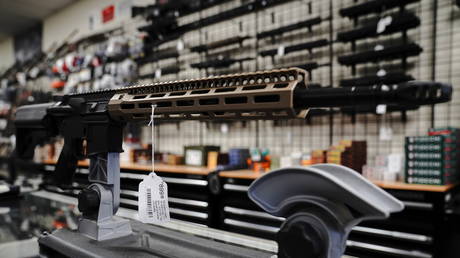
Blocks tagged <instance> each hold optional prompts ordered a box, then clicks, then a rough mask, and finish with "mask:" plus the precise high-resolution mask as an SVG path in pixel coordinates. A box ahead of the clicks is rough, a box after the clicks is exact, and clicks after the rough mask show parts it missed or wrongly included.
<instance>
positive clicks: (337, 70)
mask: <svg viewBox="0 0 460 258" xmlns="http://www.w3.org/2000/svg"><path fill="white" fill-rule="evenodd" d="M121 2H126V4H127V5H128V4H129V3H132V4H133V5H134V4H139V5H142V4H145V3H151V1H145V0H142V1H114V0H101V1H91V0H83V1H79V2H77V3H75V4H72V5H71V6H68V7H66V8H65V9H63V10H61V11H59V12H57V13H56V14H53V15H52V16H50V17H48V18H47V19H45V20H44V22H43V32H44V35H43V50H46V49H47V48H49V47H50V46H51V45H52V44H53V43H54V42H61V41H62V40H63V39H64V38H65V37H67V36H68V35H69V34H70V33H71V32H72V31H73V30H74V29H78V35H77V36H75V37H76V38H78V37H82V36H84V35H87V34H89V33H91V32H92V30H90V26H89V16H90V15H91V14H92V13H94V12H96V11H100V10H101V8H103V7H104V6H107V5H110V4H113V3H115V4H117V5H120V4H121ZM242 2H244V1H242V0H235V1H230V2H227V3H224V4H221V5H218V6H216V7H213V8H209V9H206V10H203V11H200V12H197V13H194V14H191V15H187V16H184V17H182V18H180V20H179V23H181V24H185V23H188V22H190V21H193V20H197V19H199V18H200V17H205V16H208V15H212V14H216V13H219V12H222V11H225V10H228V9H231V8H233V7H236V6H239V5H240V4H241V3H242ZM357 2H363V1H357ZM357 2H356V1H353V0H343V1H333V0H331V1H322V0H298V1H291V2H289V3H287V4H283V5H280V6H276V7H274V8H267V9H265V10H263V11H261V12H259V13H251V14H248V15H245V16H241V17H238V18H236V19H233V20H229V21H225V22H222V23H218V24H215V25H211V26H207V27H204V28H202V29H199V30H198V31H191V32H188V33H186V34H185V35H184V36H183V37H182V38H181V40H182V42H184V43H185V44H186V45H187V46H195V45H198V44H202V43H205V42H212V41H215V40H220V39H225V38H227V37H228V36H229V35H237V34H240V35H254V34H255V33H256V32H257V31H262V30H267V29H271V28H276V27H279V26H282V25H287V24H291V23H294V22H296V21H299V20H304V19H307V18H308V17H315V16H321V17H322V18H327V17H331V16H332V17H333V19H332V21H333V24H332V27H333V35H334V38H335V35H336V33H337V32H339V31H345V30H348V29H351V28H353V22H352V21H351V20H350V19H348V18H344V17H340V15H339V13H338V11H339V9H340V8H343V7H346V6H350V5H353V4H355V3H357ZM330 4H332V12H331V8H330ZM434 5H436V6H437V15H436V22H434V20H433V17H434V15H433V9H434ZM406 9H407V10H409V11H411V12H414V13H415V14H416V15H417V16H418V17H419V18H420V20H421V25H420V26H419V27H417V28H415V29H411V30H409V31H408V38H409V39H410V41H413V42H416V43H418V44H420V46H421V47H422V48H423V52H422V53H421V54H420V55H419V56H417V57H409V58H408V59H407V62H408V63H409V65H408V67H409V68H408V69H407V73H409V74H411V75H412V76H414V77H415V78H416V79H417V80H433V79H434V80H438V81H442V82H448V83H452V84H453V86H454V96H453V99H452V101H451V102H450V103H447V104H440V105H437V106H436V107H435V112H434V116H433V113H432V109H431V107H422V108H420V109H418V110H416V111H408V112H407V117H408V120H407V121H405V122H404V121H402V117H401V113H399V112H394V113H390V114H385V115H380V116H376V115H374V114H358V115H356V117H355V118H356V120H355V121H354V122H353V121H352V120H353V119H352V117H351V116H349V115H346V114H335V115H333V117H332V120H331V118H330V117H328V116H321V117H312V118H311V119H310V121H281V122H274V121H258V122H255V121H251V122H235V123H229V124H221V123H205V122H194V121H186V122H182V123H178V124H162V125H159V126H157V128H156V132H157V134H156V139H157V144H156V147H157V150H158V151H163V152H172V153H182V151H183V146H185V145H200V144H206V145H219V146H221V148H222V150H224V151H225V150H228V149H229V148H233V147H260V148H268V149H270V151H271V153H272V154H276V155H289V154H290V153H292V152H309V151H311V150H314V149H325V148H327V147H328V146H330V144H331V143H337V142H338V140H340V139H352V140H366V141H367V146H368V159H369V163H372V159H373V157H374V156H375V155H377V154H388V153H403V146H404V137H405V136H409V135H423V134H425V133H426V131H427V130H428V128H430V127H431V126H432V121H434V126H436V127H443V126H456V127H458V126H460V100H459V98H458V93H457V92H456V91H458V90H460V73H458V72H457V71H458V70H460V44H458V43H456V42H460V10H459V8H458V7H457V6H455V5H454V1H453V0H421V1H419V2H417V3H414V4H410V5H408V6H407V8H406ZM395 11H396V10H395ZM128 17H129V16H127V15H126V16H120V18H117V19H118V20H116V21H114V22H113V23H110V24H107V25H101V26H96V27H97V28H93V31H98V30H106V29H109V28H113V27H116V26H122V27H123V28H124V29H125V31H126V32H127V33H130V32H133V31H132V30H133V26H134V21H132V20H130V19H128ZM329 26H330V24H329V21H324V22H322V23H321V24H320V25H317V26H315V27H314V29H313V30H312V32H308V31H307V30H305V31H304V33H303V34H301V35H300V36H298V35H294V34H295V33H294V34H293V33H287V34H286V35H285V36H284V38H288V39H289V41H283V42H289V44H291V43H292V44H294V43H298V42H305V41H306V39H307V40H308V41H310V40H315V39H321V38H329V36H330V34H329V32H330V30H329ZM433 26H436V28H435V29H434V27H433ZM434 33H436V35H435V34H434ZM400 37H401V35H400V34H392V35H389V36H381V37H379V40H388V41H390V42H392V41H394V42H397V41H398V40H399V38H400ZM433 38H435V40H433ZM10 42H11V41H8V40H7V41H4V42H0V56H1V59H2V61H1V62H0V68H1V67H2V66H5V67H7V66H8V63H11V62H12V60H11V59H12V58H13V57H12V56H13V55H12V51H11V52H10V51H9V50H8V48H9V47H10V45H11V47H12V44H11V43H10ZM373 42H375V39H365V40H360V41H359V43H358V44H357V49H360V48H365V47H366V46H368V45H372V44H373ZM176 44H177V42H171V43H167V44H164V45H162V46H161V47H160V49H163V48H168V47H174V46H175V45H176ZM279 44H285V43H278V42H277V41H276V40H275V41H272V42H268V43H267V44H266V45H267V46H264V44H262V43H261V42H259V43H257V42H256V41H255V39H250V40H248V41H247V42H245V43H244V46H243V47H240V48H236V49H235V48H234V47H233V48H232V47H229V48H228V51H229V53H231V54H232V57H244V56H247V55H252V56H254V54H253V53H254V51H255V48H256V45H259V50H264V49H269V48H272V47H273V46H277V45H279ZM434 45H436V48H435V51H433V46H434ZM350 49H351V45H350V44H346V43H337V44H334V45H333V53H334V54H333V60H332V63H333V65H332V66H331V67H329V66H325V67H322V68H320V69H316V70H314V71H313V72H312V82H314V83H319V84H321V85H323V86H329V85H332V86H338V85H339V81H340V80H341V79H344V78H350V77H352V76H351V75H352V71H351V68H350V67H346V66H344V65H340V64H339V63H338V62H337V56H339V55H342V54H346V53H349V52H350ZM328 51H329V49H328V47H323V48H320V49H317V50H316V49H315V50H313V51H312V54H310V53H309V52H308V51H307V50H305V51H300V52H295V53H293V54H288V55H286V56H283V57H275V58H274V60H272V59H271V58H269V57H267V58H262V57H258V58H257V59H256V60H254V61H249V62H245V63H243V65H242V68H243V70H244V71H254V70H266V69H272V68H274V67H278V66H285V67H288V66H292V65H294V64H298V63H301V62H304V63H305V62H308V60H315V61H317V62H318V63H328V62H330V58H329V52H328ZM9 53H11V54H9ZM203 58H204V56H202V55H200V54H197V53H191V52H185V53H183V54H181V56H180V58H179V60H178V62H179V63H180V64H181V65H182V66H184V67H187V68H186V69H183V71H181V72H180V73H179V74H177V75H176V74H174V75H168V76H164V77H162V80H164V81H170V80H178V79H187V78H195V77H202V76H208V75H212V73H207V72H205V71H199V70H197V69H192V68H190V67H189V66H188V64H190V63H192V62H195V61H196V60H197V59H198V60H200V59H201V60H203ZM273 61H275V62H273ZM174 62H176V61H174V60H161V61H160V62H158V63H157V64H156V65H155V66H154V65H151V64H148V65H146V66H145V67H139V70H144V71H145V70H148V69H150V70H154V69H156V68H158V67H163V66H168V65H170V64H171V63H174ZM434 63H435V69H432V68H433V64H434ZM394 65H396V63H395V62H394V61H388V62H386V61H384V62H379V63H378V64H377V63H376V64H372V63H367V64H363V65H358V66H357V71H358V74H359V72H360V71H369V70H372V71H373V70H376V69H378V68H379V67H380V68H385V69H388V70H391V67H392V66H394ZM228 72H229V73H231V72H232V70H231V69H230V70H228ZM433 72H434V73H433ZM330 74H332V80H331V77H330ZM151 82H153V80H143V81H139V83H151ZM331 121H332V122H331ZM381 128H391V130H392V136H391V137H390V140H382V138H381V136H382V135H380V132H381ZM331 130H332V131H331ZM331 132H332V134H331ZM143 137H144V139H143V142H145V143H147V142H150V137H151V136H150V129H148V128H146V127H145V132H144V133H143Z"/></svg>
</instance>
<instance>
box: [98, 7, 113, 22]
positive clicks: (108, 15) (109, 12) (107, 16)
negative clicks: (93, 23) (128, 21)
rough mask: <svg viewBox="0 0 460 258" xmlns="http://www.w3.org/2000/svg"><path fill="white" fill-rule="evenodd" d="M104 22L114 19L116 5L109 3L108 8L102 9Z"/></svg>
mask: <svg viewBox="0 0 460 258" xmlns="http://www.w3.org/2000/svg"><path fill="white" fill-rule="evenodd" d="M101 14H102V23H106V22H109V21H111V20H113V18H114V16H115V6H114V5H109V6H107V7H106V8H104V9H102V12H101Z"/></svg>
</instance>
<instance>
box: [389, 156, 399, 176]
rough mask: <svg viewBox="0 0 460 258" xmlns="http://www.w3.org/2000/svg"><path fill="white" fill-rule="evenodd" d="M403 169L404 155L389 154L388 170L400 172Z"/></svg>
mask: <svg viewBox="0 0 460 258" xmlns="http://www.w3.org/2000/svg"><path fill="white" fill-rule="evenodd" d="M401 169H402V155H401V154H398V153H392V154H390V155H388V172H390V173H398V172H400V171H401Z"/></svg>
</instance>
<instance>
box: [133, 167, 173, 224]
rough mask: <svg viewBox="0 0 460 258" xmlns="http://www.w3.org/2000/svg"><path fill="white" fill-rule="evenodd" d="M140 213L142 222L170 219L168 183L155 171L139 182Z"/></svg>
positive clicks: (161, 221)
mask: <svg viewBox="0 0 460 258" xmlns="http://www.w3.org/2000/svg"><path fill="white" fill-rule="evenodd" d="M138 213H139V219H140V221H141V222H142V223H156V224H159V223H165V222H168V221H169V220H170V216H169V204H168V185H167V184H166V183H165V182H164V181H163V179H161V178H160V177H159V176H157V175H156V174H155V173H154V172H152V173H150V174H149V175H148V176H147V177H146V178H144V180H142V182H141V183H140V184H139V197H138Z"/></svg>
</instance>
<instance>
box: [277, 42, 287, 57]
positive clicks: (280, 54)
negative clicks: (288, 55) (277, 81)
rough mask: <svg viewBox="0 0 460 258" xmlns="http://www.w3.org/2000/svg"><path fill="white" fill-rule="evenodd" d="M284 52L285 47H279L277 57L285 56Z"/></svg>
mask: <svg viewBox="0 0 460 258" xmlns="http://www.w3.org/2000/svg"><path fill="white" fill-rule="evenodd" d="M284 50H285V47H284V45H280V46H279V47H278V51H277V52H276V55H277V56H284Z"/></svg>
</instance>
